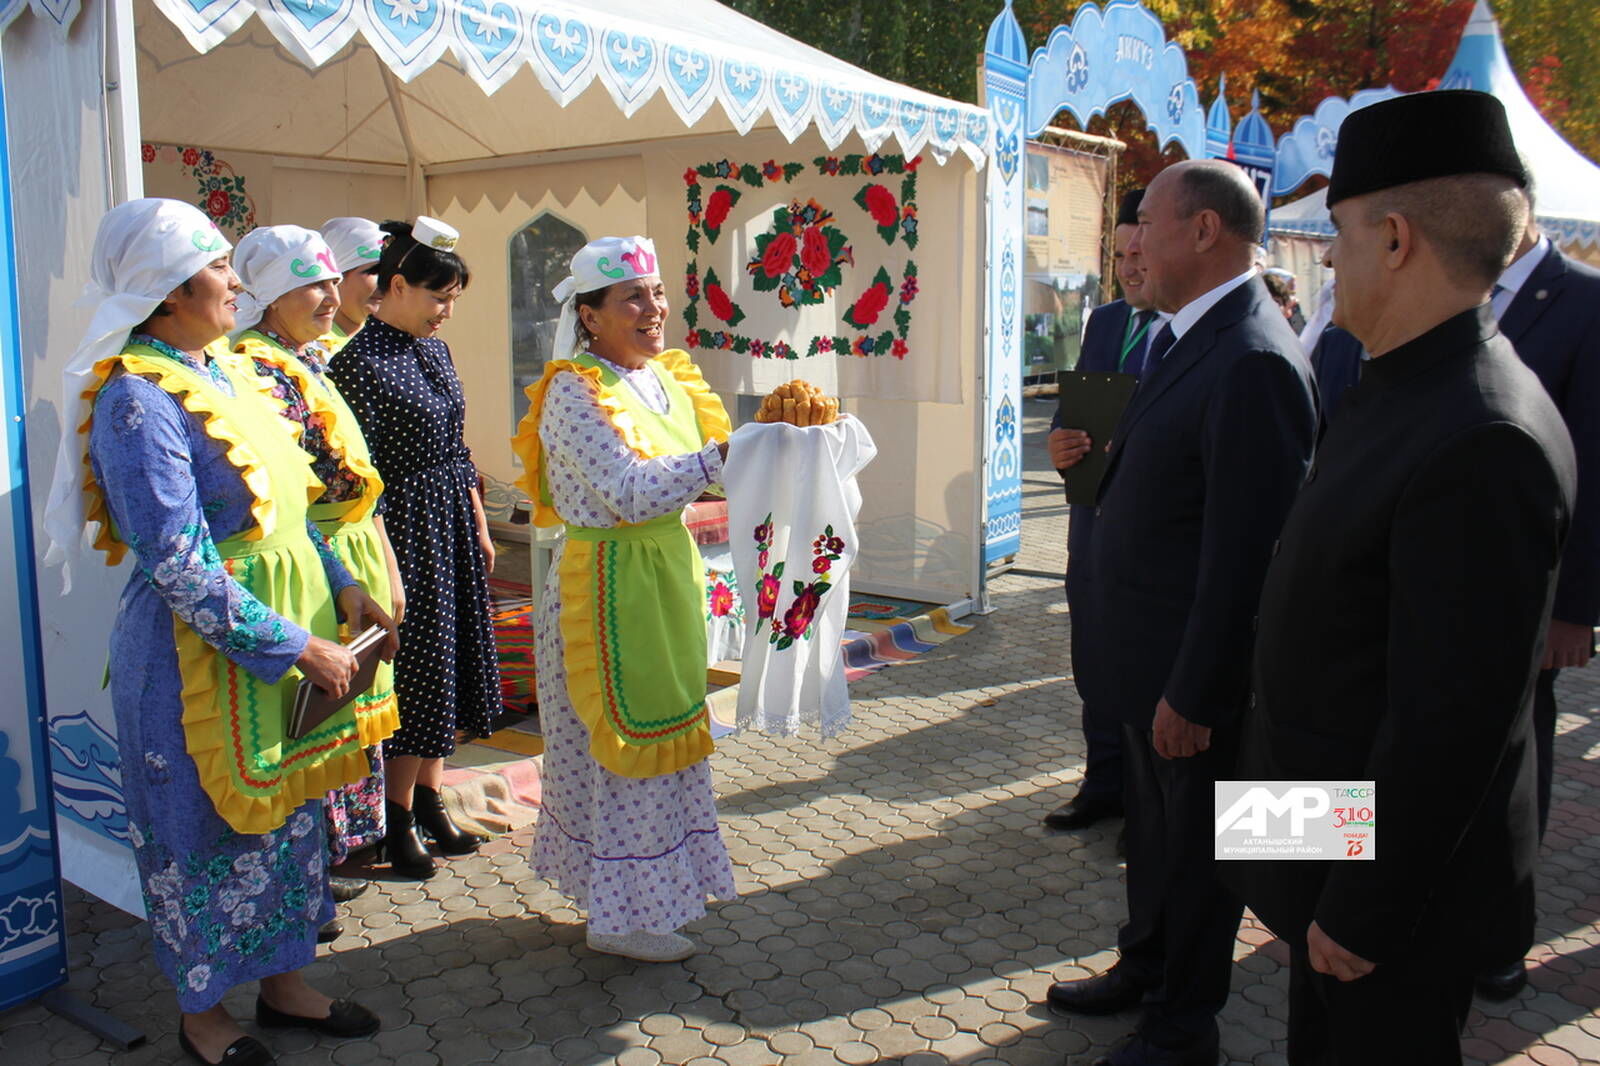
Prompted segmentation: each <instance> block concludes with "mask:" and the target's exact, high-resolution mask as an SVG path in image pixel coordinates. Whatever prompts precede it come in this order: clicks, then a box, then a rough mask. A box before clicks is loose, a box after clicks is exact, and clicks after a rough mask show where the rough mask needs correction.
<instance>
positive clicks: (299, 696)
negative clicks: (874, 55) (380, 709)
mask: <svg viewBox="0 0 1600 1066" xmlns="http://www.w3.org/2000/svg"><path fill="white" fill-rule="evenodd" d="M385 636H387V631H386V630H385V629H384V628H383V627H382V626H369V627H367V628H366V629H364V630H362V631H361V635H360V636H358V637H356V639H355V640H352V641H351V642H350V643H349V644H346V645H345V647H347V648H349V649H350V654H352V655H354V656H355V657H356V676H355V677H353V678H351V679H350V687H349V688H347V689H345V693H344V695H343V696H340V697H339V698H338V699H335V698H333V697H332V696H330V695H328V694H327V692H325V691H323V690H322V689H320V688H318V687H317V686H316V685H314V684H313V683H312V681H311V679H310V678H309V677H306V678H301V679H300V685H299V687H297V688H296V689H295V692H294V707H293V709H291V710H290V712H289V722H288V725H287V727H286V728H285V730H284V732H285V733H286V734H288V737H289V739H290V740H299V739H300V738H301V737H303V736H305V735H306V734H307V733H309V732H311V731H312V730H313V729H315V728H317V726H319V725H321V724H322V723H323V722H326V721H327V720H328V719H329V718H332V717H333V715H334V714H335V713H336V712H338V711H339V710H340V709H341V708H343V707H344V706H345V705H346V704H348V703H350V702H351V701H353V700H354V699H355V698H356V697H357V696H360V695H363V694H364V693H365V692H366V691H367V690H368V689H370V688H371V687H372V683H373V681H375V680H376V679H377V675H378V663H379V662H381V661H382V659H383V655H382V651H383V641H384V637H385Z"/></svg>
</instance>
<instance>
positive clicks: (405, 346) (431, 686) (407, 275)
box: [329, 217, 500, 878]
mask: <svg viewBox="0 0 1600 1066" xmlns="http://www.w3.org/2000/svg"><path fill="white" fill-rule="evenodd" d="M383 228H384V230H385V231H386V232H388V233H389V234H390V238H389V240H388V241H387V242H386V243H385V245H384V250H383V254H382V256H381V257H380V258H379V260H378V292H379V294H381V296H382V298H383V302H382V304H381V306H380V308H379V310H378V311H377V312H375V313H374V314H373V316H372V317H371V318H370V319H369V320H368V322H367V326H366V328H365V329H363V330H361V332H359V333H357V334H356V335H355V336H354V337H353V338H351V340H350V342H349V343H348V344H347V345H345V347H344V349H343V350H342V351H341V352H340V353H339V354H338V355H337V356H336V357H335V358H334V360H333V364H332V367H331V369H330V370H329V376H331V377H332V378H333V379H334V381H335V383H336V384H337V385H338V386H339V391H340V392H341V393H343V394H344V398H345V400H346V401H347V402H348V403H349V404H350V407H351V408H352V409H353V410H354V411H355V414H356V417H357V418H358V419H359V420H360V422H361V429H362V432H363V434H364V435H365V436H366V438H367V444H368V446H369V448H370V449H371V451H372V461H373V463H374V464H375V465H376V466H377V468H378V472H379V473H380V474H381V475H383V482H384V491H383V499H384V504H385V507H386V511H385V513H384V522H385V524H386V526H387V527H388V531H389V539H390V541H391V542H392V543H393V545H394V554H395V561H396V562H397V563H398V564H399V568H400V575H401V578H402V579H403V581H404V584H405V590H406V613H405V619H404V621H403V622H402V623H401V626H400V653H399V655H398V656H396V658H395V664H394V667H395V691H396V693H397V695H398V697H399V703H400V729H399V731H398V732H396V733H395V734H394V736H392V737H390V738H389V739H388V740H387V741H385V742H384V745H383V755H384V763H385V771H386V776H387V798H388V802H387V804H386V813H387V815H388V833H387V835H386V836H385V837H384V842H383V850H384V853H385V854H386V856H387V858H388V859H389V861H390V862H391V864H392V865H393V868H394V870H395V871H396V872H397V873H401V874H405V875H408V876H412V877H416V878H426V877H429V876H431V875H432V874H433V872H434V863H433V859H432V858H431V857H430V856H429V854H428V851H427V848H426V847H425V846H424V845H423V843H422V841H421V839H420V838H419V837H418V835H417V829H418V827H419V826H420V827H421V828H422V829H425V830H427V831H428V833H429V834H430V835H432V837H433V839H434V842H435V843H437V844H438V845H439V847H440V849H441V850H443V851H444V852H446V853H447V854H451V855H461V854H466V853H468V852H471V851H473V850H475V849H476V848H477V847H478V846H479V845H480V844H482V843H483V842H484V841H483V838H482V837H479V836H476V835H474V834H471V833H467V832H464V831H462V830H461V829H459V828H458V827H457V826H456V825H455V824H454V823H453V822H452V821H451V820H450V816H449V814H448V813H447V812H446V811H445V809H444V804H443V802H442V801H441V799H440V797H439V787H440V784H441V775H442V774H443V772H444V757H445V756H446V755H449V754H450V753H451V752H453V751H455V747H456V730H457V729H460V730H463V731H464V732H466V733H468V734H472V735H477V736H486V735H488V732H489V729H490V722H491V721H492V720H493V718H494V716H495V714H496V713H497V712H498V710H499V707H500V669H499V662H498V658H497V656H496V654H495V644H494V629H493V626H492V625H491V623H490V620H489V583H488V573H489V571H491V570H493V569H494V546H493V544H492V543H491V542H490V540H489V525H488V522H487V521H486V519H485V518H484V514H483V501H482V499H480V497H479V495H478V472H477V469H476V468H475V467H474V466H473V465H472V453H471V452H470V451H469V450H468V449H467V446H466V443H465V441H464V440H463V439H462V430H463V427H464V426H465V422H466V402H465V400H464V398H463V396H462V393H461V382H460V380H459V379H458V378H457V377H456V372H455V368H454V366H453V365H452V364H451V361H450V349H449V348H448V347H446V346H445V343H444V342H443V341H441V340H439V339H438V338H437V337H436V336H435V334H436V333H437V332H438V330H439V326H440V325H442V324H443V323H444V321H445V320H446V319H448V318H449V317H450V313H451V310H452V308H453V307H454V304H455V300H456V298H457V297H458V296H459V295H460V294H461V291H462V290H463V289H464V288H466V285H467V282H468V280H469V279H470V277H471V275H470V272H469V271H468V270H467V265H466V264H465V263H464V262H462V260H461V258H460V257H459V256H457V255H456V254H455V253H454V251H453V250H451V249H453V247H454V244H455V231H454V230H453V229H451V228H450V227H448V226H446V225H445V224H444V223H442V222H439V221H437V220H435V219H429V218H425V217H424V218H419V219H417V222H416V224H415V226H408V225H406V224H405V223H403V222H389V223H385V224H384V226H383Z"/></svg>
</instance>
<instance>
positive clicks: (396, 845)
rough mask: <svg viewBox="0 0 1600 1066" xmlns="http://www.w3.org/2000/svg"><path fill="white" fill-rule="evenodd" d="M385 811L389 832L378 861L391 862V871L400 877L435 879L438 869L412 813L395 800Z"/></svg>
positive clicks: (385, 802)
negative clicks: (386, 860)
mask: <svg viewBox="0 0 1600 1066" xmlns="http://www.w3.org/2000/svg"><path fill="white" fill-rule="evenodd" d="M383 808H384V812H385V816H386V817H387V818H388V828H387V831H386V832H385V833H384V835H383V843H381V844H379V845H378V858H379V859H380V860H381V859H388V860H389V868H390V869H391V870H393V871H394V872H395V873H396V874H397V875H398V876H400V877H409V878H413V879H415V880H417V881H426V880H427V879H428V878H430V877H432V876H433V874H434V871H435V870H436V869H437V867H436V866H435V865H434V862H433V856H432V855H429V854H428V849H427V846H426V845H424V844H423V843H422V838H421V837H419V836H418V835H417V823H416V820H415V819H414V818H413V817H412V815H411V812H410V811H408V810H406V809H405V808H404V807H402V806H400V804H398V803H396V802H395V801H394V800H385V801H384V804H383Z"/></svg>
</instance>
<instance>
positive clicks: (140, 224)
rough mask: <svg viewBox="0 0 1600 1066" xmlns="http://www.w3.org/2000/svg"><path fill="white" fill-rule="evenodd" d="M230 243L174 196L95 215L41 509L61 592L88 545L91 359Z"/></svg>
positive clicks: (122, 341)
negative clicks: (83, 313) (82, 315)
mask: <svg viewBox="0 0 1600 1066" xmlns="http://www.w3.org/2000/svg"><path fill="white" fill-rule="evenodd" d="M232 247H233V245H231V244H229V243H228V239H227V238H226V237H224V236H223V235H222V231H220V230H219V229H217V227H216V225H215V224H214V223H213V222H212V221H211V220H210V219H209V218H207V217H206V216H205V214H204V213H202V212H201V211H200V210H199V208H196V207H194V206H193V205H192V204H186V203H182V202H180V201H178V200H163V199H158V198H155V197H148V198H145V199H142V200H131V201H129V202H128V203H125V204H121V205H119V206H117V207H114V208H112V209H111V210H110V211H108V212H106V216H105V217H104V218H102V219H101V220H100V229H99V230H98V231H97V232H96V234H95V238H94V250H93V251H92V252H90V255H89V278H90V280H89V284H88V285H86V286H84V291H83V298H82V299H81V300H79V301H78V303H79V306H83V307H88V308H89V309H90V310H89V325H88V328H87V329H85V330H84V333H83V339H82V340H81V341H79V342H78V348H77V351H75V352H73V354H72V358H71V359H69V360H67V365H66V369H64V370H63V371H62V372H61V446H60V448H59V449H58V450H57V452H56V468H55V473H54V475H53V476H52V477H51V479H50V499H49V503H47V504H46V505H45V515H44V529H45V535H46V536H47V537H48V538H49V540H50V546H49V548H48V549H46V551H45V557H44V558H45V562H46V563H47V564H55V565H59V566H60V567H61V583H62V592H63V593H66V592H70V591H71V590H72V571H71V563H72V562H73V561H75V560H76V558H77V555H78V552H79V550H80V549H81V548H82V547H84V546H85V545H88V544H90V543H92V539H91V537H90V535H89V531H88V529H86V528H85V527H86V525H87V520H86V519H85V517H84V509H83V456H84V451H85V449H86V448H87V446H88V441H87V440H86V439H84V438H83V437H81V436H80V435H79V433H78V428H79V427H80V426H82V425H83V424H84V422H86V421H87V420H88V418H89V415H90V413H91V410H92V408H91V405H90V402H89V401H87V400H85V399H84V398H83V392H84V390H85V389H87V388H89V387H90V386H91V385H92V384H93V383H94V367H95V364H96V363H99V362H100V361H101V360H103V359H110V358H112V357H113V356H115V355H117V354H118V353H119V352H121V351H122V349H123V347H124V346H125V345H126V344H127V342H128V334H129V333H130V332H132V330H133V327H135V326H137V325H139V323H141V322H143V321H144V320H145V319H147V318H149V317H150V315H151V314H152V313H153V312H154V311H155V309H156V308H158V307H160V306H161V302H162V301H163V300H165V299H166V298H167V297H168V296H169V295H171V293H172V290H174V289H176V288H177V287H178V286H180V285H182V284H183V283H184V282H186V281H188V280H189V279H190V278H192V277H194V276H195V275H196V274H198V273H200V271H202V270H204V269H205V267H206V265H207V264H208V263H212V262H214V261H216V260H217V259H218V258H220V257H222V256H225V255H227V254H228V251H229V249H231V248H232Z"/></svg>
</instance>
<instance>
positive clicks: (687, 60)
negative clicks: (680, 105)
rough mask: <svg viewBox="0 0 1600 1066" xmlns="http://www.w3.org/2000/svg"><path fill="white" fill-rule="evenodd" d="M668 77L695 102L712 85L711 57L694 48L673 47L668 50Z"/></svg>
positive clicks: (679, 90)
mask: <svg viewBox="0 0 1600 1066" xmlns="http://www.w3.org/2000/svg"><path fill="white" fill-rule="evenodd" d="M667 77H668V79H669V80H671V82H672V84H673V85H675V86H676V87H677V89H678V92H679V93H681V94H682V96H681V99H682V100H683V101H684V102H685V103H688V102H691V101H693V100H694V99H695V98H696V97H697V96H699V95H700V94H701V93H703V92H704V91H705V90H706V87H707V86H709V85H710V84H711V57H710V56H708V55H706V54H705V53H704V52H701V51H699V50H698V49H694V48H685V47H683V46H682V45H673V46H672V47H671V48H669V49H668V50H667Z"/></svg>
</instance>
